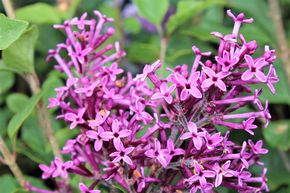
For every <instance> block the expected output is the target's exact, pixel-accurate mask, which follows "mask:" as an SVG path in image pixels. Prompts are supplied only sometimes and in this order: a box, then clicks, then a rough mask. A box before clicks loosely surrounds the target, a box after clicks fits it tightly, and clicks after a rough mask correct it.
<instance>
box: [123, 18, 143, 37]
mask: <svg viewBox="0 0 290 193" xmlns="http://www.w3.org/2000/svg"><path fill="white" fill-rule="evenodd" d="M123 28H124V29H125V30H126V31H129V32H131V33H133V34H137V33H139V32H140V30H141V24H140V22H139V21H138V20H137V19H136V18H135V17H129V18H126V19H124V23H123Z"/></svg>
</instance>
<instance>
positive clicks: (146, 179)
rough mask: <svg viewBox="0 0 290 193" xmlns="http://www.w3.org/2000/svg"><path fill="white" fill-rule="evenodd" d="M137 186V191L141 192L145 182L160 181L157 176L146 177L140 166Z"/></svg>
mask: <svg viewBox="0 0 290 193" xmlns="http://www.w3.org/2000/svg"><path fill="white" fill-rule="evenodd" d="M138 175H140V176H138V187H137V192H142V190H143V189H144V188H145V187H146V184H148V183H150V182H160V180H159V179H157V178H152V177H146V176H145V174H144V167H140V173H139V174H138Z"/></svg>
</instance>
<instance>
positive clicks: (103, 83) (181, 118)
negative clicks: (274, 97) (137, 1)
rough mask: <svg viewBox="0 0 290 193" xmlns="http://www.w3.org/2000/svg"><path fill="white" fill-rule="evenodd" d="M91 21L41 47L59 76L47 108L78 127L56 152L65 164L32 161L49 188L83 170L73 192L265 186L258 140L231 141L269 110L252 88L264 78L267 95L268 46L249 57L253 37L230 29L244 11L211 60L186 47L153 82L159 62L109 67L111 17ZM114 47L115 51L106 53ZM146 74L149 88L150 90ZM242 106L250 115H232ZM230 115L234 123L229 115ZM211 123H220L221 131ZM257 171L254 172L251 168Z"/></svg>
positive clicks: (271, 56)
mask: <svg viewBox="0 0 290 193" xmlns="http://www.w3.org/2000/svg"><path fill="white" fill-rule="evenodd" d="M94 14H95V15H96V16H97V18H98V19H97V20H96V19H87V15H86V14H84V15H82V16H81V17H80V18H74V19H72V20H70V21H66V22H65V23H64V24H63V25H56V26H55V27H56V28H58V29H61V30H64V31H65V33H66V35H67V40H66V43H63V44H58V45H57V48H56V50H51V51H50V52H49V57H48V59H52V58H53V59H55V60H56V62H57V65H56V69H58V70H59V71H61V72H63V73H65V74H66V75H67V77H68V78H67V81H66V85H65V86H63V87H60V88H56V89H55V90H56V91H57V95H56V97H55V98H51V99H49V101H50V103H49V107H50V108H52V107H58V108H60V109H61V114H60V115H59V116H58V117H57V118H58V119H63V120H65V121H66V122H67V123H68V124H70V129H77V128H79V131H80V132H79V134H78V135H77V136H76V137H75V138H74V139H70V140H68V141H67V143H66V145H65V146H64V147H63V149H62V153H63V154H69V155H70V160H69V161H65V162H64V161H62V160H61V159H60V158H58V157H56V158H55V160H53V161H52V162H51V164H50V166H46V165H40V168H41V169H42V170H43V176H42V177H43V178H44V179H46V178H57V179H58V184H57V188H58V190H56V191H48V190H41V189H39V188H36V187H33V186H31V185H29V184H27V189H29V190H31V191H35V192H72V189H71V188H70V187H69V185H68V184H67V182H66V179H67V178H68V175H69V174H73V175H79V176H82V178H80V179H82V181H81V182H80V183H79V189H80V191H81V192H83V193H98V192H100V190H97V189H99V188H100V187H108V188H112V187H113V185H114V184H115V183H117V184H120V185H121V186H122V187H123V188H124V189H125V190H127V191H128V192H163V191H166V192H189V191H190V192H191V193H194V192H196V191H198V190H200V191H201V192H213V191H214V190H215V189H216V188H218V187H220V186H222V187H226V188H231V189H234V190H236V191H239V192H248V193H250V192H262V191H268V187H267V178H266V176H265V175H266V170H267V169H266V168H264V167H263V163H261V162H260V161H259V157H260V155H262V154H266V153H267V150H266V149H264V148H263V147H262V145H263V142H262V141H261V140H260V141H258V142H253V141H252V140H248V141H244V142H243V143H242V144H241V145H239V144H236V143H235V142H234V141H231V140H230V135H231V132H232V131H233V130H242V131H241V132H248V133H250V134H252V135H253V134H254V130H255V129H256V128H257V125H255V122H257V119H259V120H264V121H263V122H264V123H265V127H266V126H267V124H268V122H269V120H270V118H271V116H270V114H269V111H268V105H267V102H266V104H265V106H263V105H262V104H261V102H260V101H259V95H260V94H261V92H262V90H261V89H257V90H253V91H252V87H251V86H252V85H253V84H267V85H268V87H269V88H270V90H271V92H272V93H273V94H274V93H275V89H274V87H273V83H276V82H277V81H278V77H277V75H276V72H275V69H274V67H273V62H274V60H275V51H274V50H270V49H269V47H268V46H265V49H264V53H263V54H262V55H261V56H256V57H254V56H253V54H254V53H255V51H256V50H257V48H258V45H257V43H256V41H250V42H247V41H246V40H245V38H244V37H243V35H241V34H239V33H238V32H239V28H240V26H241V24H243V23H252V22H253V19H245V17H244V14H242V13H241V14H239V15H238V16H234V15H233V14H232V13H231V11H230V10H229V11H228V12H227V14H228V16H229V17H231V18H232V19H233V20H234V28H233V32H232V33H231V34H229V35H222V34H221V33H218V32H213V33H212V35H214V36H215V37H216V38H218V39H219V40H220V44H219V47H218V52H217V55H216V56H214V57H213V56H212V55H211V53H210V52H201V51H200V50H199V49H198V48H197V47H195V46H193V47H192V50H193V52H194V54H195V55H196V56H195V60H194V62H193V64H192V67H191V70H190V71H189V70H188V67H189V66H188V65H186V64H184V65H181V66H176V67H175V68H174V69H167V70H168V71H169V72H170V75H169V76H168V77H166V78H161V77H159V76H158V75H157V73H156V71H157V70H158V68H160V66H161V65H162V64H161V63H160V61H156V62H154V63H153V64H152V65H146V66H145V68H144V69H143V73H142V74H139V75H137V76H136V77H135V78H133V77H132V75H131V74H130V73H127V74H126V75H124V74H123V70H122V69H120V68H118V64H119V62H120V59H121V58H122V57H124V56H125V52H124V51H122V50H121V49H120V46H119V44H118V43H115V44H106V45H104V43H105V41H107V39H108V38H109V37H111V36H112V35H113V34H114V29H113V28H111V27H106V25H105V24H106V23H108V22H112V19H110V18H107V17H106V16H104V15H102V14H101V13H99V12H97V11H95V12H94ZM113 50H114V51H113ZM146 80H150V81H151V82H152V83H153V85H154V88H150V86H149V85H148V84H147V81H146ZM249 103H251V104H252V105H254V106H255V107H256V109H257V111H256V112H246V113H235V111H236V110H238V109H240V108H242V107H244V106H246V105H247V104H249ZM237 120H238V121H237ZM217 127H224V128H227V132H226V133H221V132H219V130H218V129H217ZM254 165H256V166H259V167H261V175H260V176H254V174H252V173H251V172H250V170H251V167H252V166H254Z"/></svg>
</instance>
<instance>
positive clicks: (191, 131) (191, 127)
mask: <svg viewBox="0 0 290 193" xmlns="http://www.w3.org/2000/svg"><path fill="white" fill-rule="evenodd" d="M187 128H188V132H185V133H184V134H183V135H182V136H180V140H185V139H192V142H193V144H194V147H195V148H196V149H197V150H200V148H201V146H202V144H203V141H202V136H203V133H202V132H198V131H197V127H196V124H195V123H193V122H189V123H188V124H187Z"/></svg>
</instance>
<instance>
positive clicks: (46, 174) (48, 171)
mask: <svg viewBox="0 0 290 193" xmlns="http://www.w3.org/2000/svg"><path fill="white" fill-rule="evenodd" d="M39 168H40V169H41V170H42V171H43V173H42V176H41V178H42V179H47V178H50V177H51V176H52V174H53V172H54V171H55V169H56V166H55V164H54V162H53V161H51V163H50V166H47V165H45V164H39Z"/></svg>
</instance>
